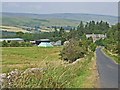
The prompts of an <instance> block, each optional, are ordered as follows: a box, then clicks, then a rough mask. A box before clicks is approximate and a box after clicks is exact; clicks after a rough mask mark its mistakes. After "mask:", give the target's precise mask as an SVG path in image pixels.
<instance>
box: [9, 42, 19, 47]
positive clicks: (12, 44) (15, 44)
mask: <svg viewBox="0 0 120 90" xmlns="http://www.w3.org/2000/svg"><path fill="white" fill-rule="evenodd" d="M10 46H11V47H19V46H20V44H19V42H17V41H11V42H10Z"/></svg>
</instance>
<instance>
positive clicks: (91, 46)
mask: <svg viewBox="0 0 120 90" xmlns="http://www.w3.org/2000/svg"><path fill="white" fill-rule="evenodd" d="M96 47H97V45H96V44H95V43H91V44H90V50H91V51H93V52H94V51H95V50H96Z"/></svg>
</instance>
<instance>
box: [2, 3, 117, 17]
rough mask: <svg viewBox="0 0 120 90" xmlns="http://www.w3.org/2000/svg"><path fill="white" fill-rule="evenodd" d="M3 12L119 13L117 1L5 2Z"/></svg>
mask: <svg viewBox="0 0 120 90" xmlns="http://www.w3.org/2000/svg"><path fill="white" fill-rule="evenodd" d="M2 11H3V12H14V13H34V14H49V13H88V14H101V15H112V16H117V15H118V3H117V2H3V3H2Z"/></svg>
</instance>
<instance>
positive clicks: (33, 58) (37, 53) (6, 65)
mask: <svg viewBox="0 0 120 90" xmlns="http://www.w3.org/2000/svg"><path fill="white" fill-rule="evenodd" d="M61 49H62V47H53V48H38V47H24V48H21V47H19V48H15V47H13V48H11V47H10V48H9V47H8V48H3V49H2V56H3V58H2V59H3V60H2V61H3V65H2V68H3V72H6V73H8V72H10V71H11V70H14V69H18V70H21V71H22V72H24V70H25V69H27V68H33V67H34V68H44V69H45V70H44V71H41V72H35V73H29V74H22V75H19V76H17V77H15V78H13V82H12V85H11V86H10V87H14V88H15V87H17V88H94V87H95V83H96V82H95V80H96V74H97V73H93V72H94V71H95V69H94V68H95V65H94V63H95V62H96V60H95V56H94V53H92V52H90V53H89V54H88V55H87V56H86V57H85V58H82V59H80V61H78V62H76V63H74V64H64V62H63V61H62V60H60V57H59V52H60V50H61ZM25 62H26V63H25ZM93 65H94V68H93ZM89 77H90V78H89ZM91 77H92V78H91ZM5 86H6V87H9V85H8V84H6V85H5Z"/></svg>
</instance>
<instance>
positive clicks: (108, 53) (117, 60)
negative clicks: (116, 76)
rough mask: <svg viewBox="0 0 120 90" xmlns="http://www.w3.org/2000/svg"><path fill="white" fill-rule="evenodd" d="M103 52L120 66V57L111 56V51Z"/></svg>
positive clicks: (105, 50)
mask: <svg viewBox="0 0 120 90" xmlns="http://www.w3.org/2000/svg"><path fill="white" fill-rule="evenodd" d="M103 51H104V52H105V53H106V54H107V55H108V56H110V57H111V58H112V59H113V60H114V61H115V62H116V63H118V64H120V61H119V58H120V56H118V55H117V56H116V55H114V54H111V53H110V51H108V50H107V49H103Z"/></svg>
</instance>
